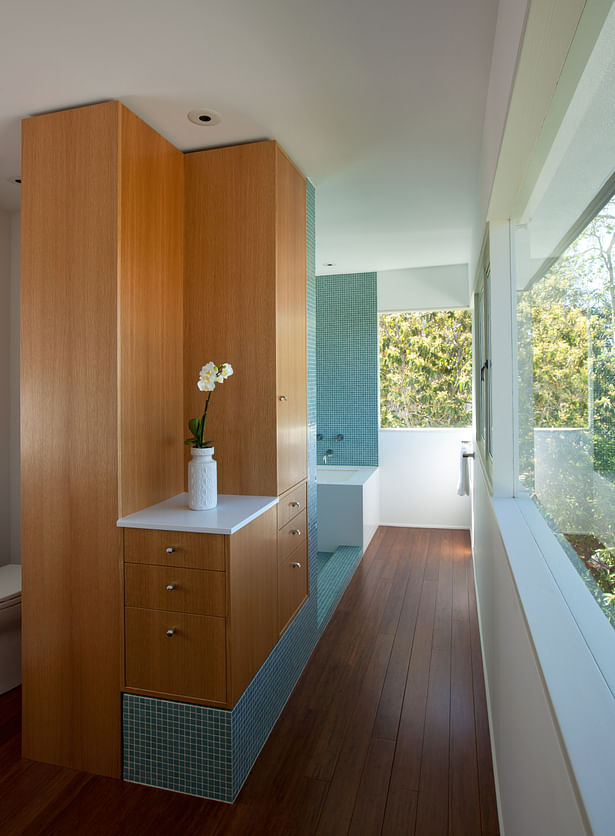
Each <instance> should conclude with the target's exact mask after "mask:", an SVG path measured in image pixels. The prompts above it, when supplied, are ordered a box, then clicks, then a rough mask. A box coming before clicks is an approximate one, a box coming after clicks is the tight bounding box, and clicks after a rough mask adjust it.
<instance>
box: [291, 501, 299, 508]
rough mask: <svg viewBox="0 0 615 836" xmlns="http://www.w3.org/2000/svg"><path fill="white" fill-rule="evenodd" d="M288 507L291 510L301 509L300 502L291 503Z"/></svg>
mask: <svg viewBox="0 0 615 836" xmlns="http://www.w3.org/2000/svg"><path fill="white" fill-rule="evenodd" d="M290 507H291V508H301V503H300V502H291V503H290Z"/></svg>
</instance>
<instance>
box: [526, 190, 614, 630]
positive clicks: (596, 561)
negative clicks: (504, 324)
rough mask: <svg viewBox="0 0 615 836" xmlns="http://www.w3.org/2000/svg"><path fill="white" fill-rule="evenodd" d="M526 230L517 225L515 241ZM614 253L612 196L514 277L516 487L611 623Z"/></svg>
mask: <svg viewBox="0 0 615 836" xmlns="http://www.w3.org/2000/svg"><path fill="white" fill-rule="evenodd" d="M602 203H604V200H602V201H600V205H602ZM526 235H527V231H526V230H524V229H523V228H521V229H519V230H517V239H518V241H519V240H521V242H522V239H523V237H524V236H526ZM517 249H518V250H522V249H523V245H522V243H521V244H519V243H518V247H517ZM614 250H615V199H614V198H611V199H610V200H609V201H608V202H607V203H606V205H604V206H602V208H600V210H599V211H596V208H594V209H593V210H588V212H587V213H585V215H584V217H583V219H582V221H581V222H579V223H578V224H576V225H575V228H574V230H573V231H572V232H571V233H570V234H569V235H568V236H566V238H565V239H564V241H563V242H562V243H561V244H560V246H559V247H558V248H557V250H556V256H555V257H551V258H549V259H543V260H542V261H541V260H539V259H537V260H535V261H534V262H533V266H534V267H535V268H536V269H535V270H534V272H533V273H532V272H531V270H526V272H525V279H524V278H523V276H522V274H521V272H520V274H519V275H518V277H517V289H518V293H517V331H518V377H519V380H518V386H519V388H518V392H519V394H518V425H519V439H518V483H519V493H520V494H524V495H526V496H529V497H530V498H531V499H532V500H533V501H534V502H535V503H536V505H537V506H538V508H539V509H540V511H541V513H542V514H543V516H544V517H545V518H546V519H547V521H548V522H549V524H550V526H551V527H552V529H553V531H554V532H555V533H556V536H557V537H558V539H559V541H560V543H561V544H562V546H563V547H564V550H565V552H566V554H567V555H568V557H569V559H570V560H571V562H572V563H573V565H574V567H575V568H576V570H577V571H578V573H579V575H580V576H581V577H582V578H583V580H584V582H585V584H586V585H587V587H588V588H589V590H590V592H591V593H592V595H593V596H594V598H595V600H596V602H597V603H598V605H599V606H600V607H601V609H602V611H603V612H604V613H605V615H606V616H607V618H608V619H609V621H610V622H611V624H613V625H615V271H614V266H615V265H614V260H615V252H614ZM525 263H526V266H527V265H530V264H532V261H531V260H530V259H527V260H526V262H525ZM528 277H529V278H528Z"/></svg>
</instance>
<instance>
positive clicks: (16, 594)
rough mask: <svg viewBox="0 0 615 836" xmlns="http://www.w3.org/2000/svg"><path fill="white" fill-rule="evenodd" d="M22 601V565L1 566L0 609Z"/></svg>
mask: <svg viewBox="0 0 615 836" xmlns="http://www.w3.org/2000/svg"><path fill="white" fill-rule="evenodd" d="M19 603H21V566H20V565H19V564H18V563H9V564H7V565H6V566H0V610H3V609H6V608H7V607H13V606H15V605H16V604H19Z"/></svg>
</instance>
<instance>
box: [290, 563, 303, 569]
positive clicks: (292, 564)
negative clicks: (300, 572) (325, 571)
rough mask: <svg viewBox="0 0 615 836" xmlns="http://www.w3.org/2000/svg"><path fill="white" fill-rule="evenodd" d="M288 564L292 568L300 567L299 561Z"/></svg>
mask: <svg viewBox="0 0 615 836" xmlns="http://www.w3.org/2000/svg"><path fill="white" fill-rule="evenodd" d="M290 565H291V566H292V567H293V569H301V564H300V563H291V564H290Z"/></svg>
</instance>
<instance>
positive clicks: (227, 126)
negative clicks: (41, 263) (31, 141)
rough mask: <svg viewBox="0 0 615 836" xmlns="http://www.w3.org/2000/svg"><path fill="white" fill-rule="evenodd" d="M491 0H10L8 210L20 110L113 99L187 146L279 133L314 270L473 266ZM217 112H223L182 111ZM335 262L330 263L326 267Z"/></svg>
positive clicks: (2, 174)
mask: <svg viewBox="0 0 615 836" xmlns="http://www.w3.org/2000/svg"><path fill="white" fill-rule="evenodd" d="M496 11H497V0H463V2H459V0H223V2H222V1H221V0H218V2H215V3H214V2H211V0H173V2H171V0H53V2H50V0H2V2H1V4H0V208H4V209H16V208H17V207H18V205H19V187H18V186H15V185H14V184H12V183H10V182H8V178H10V177H13V176H15V175H18V174H19V173H20V159H19V158H20V152H19V135H20V120H21V119H22V118H23V117H25V116H29V115H33V114H37V113H42V112H45V111H50V110H58V109H60V108H67V107H72V106H77V105H82V104H86V103H90V102H96V101H101V100H106V99H120V100H121V101H122V102H123V103H124V104H126V105H127V106H128V107H129V108H131V109H132V110H133V111H135V112H136V113H137V114H138V115H139V116H141V117H142V118H143V119H144V120H145V121H146V122H148V123H149V124H150V125H152V126H153V127H154V128H156V129H157V130H158V131H160V133H162V134H163V135H165V136H166V137H167V138H168V139H169V140H170V141H171V142H173V143H174V144H175V145H177V146H178V147H179V148H181V149H182V150H193V149H197V148H205V147H210V146H216V145H226V144H231V143H238V142H246V141H250V140H255V139H264V138H271V139H276V140H278V142H279V143H280V144H281V145H282V146H283V147H284V148H285V150H286V151H287V152H288V153H289V155H290V156H291V157H292V158H293V159H294V160H295V162H296V163H297V165H298V166H299V167H300V168H301V169H302V171H303V172H304V174H305V175H306V176H307V177H309V178H310V180H311V181H312V182H313V183H314V185H315V186H316V195H317V203H316V210H317V216H316V224H317V253H316V265H317V267H316V269H317V273H327V272H355V271H367V270H386V269H396V268H403V267H423V266H430V265H440V264H459V263H465V262H467V261H468V260H469V258H470V248H471V243H472V228H471V227H472V223H473V222H474V219H475V217H476V214H477V203H478V198H479V155H480V142H481V136H482V127H483V115H484V108H485V100H486V91H487V83H488V75H489V68H490V62H491V51H492V43H493V35H494V28H495V17H496ZM201 107H202V108H212V109H214V110H216V111H218V112H219V113H220V115H221V116H222V121H221V123H220V124H219V125H216V126H214V127H201V126H196V125H193V124H192V123H190V122H189V121H188V119H187V117H186V114H187V112H188V110H190V109H192V108H201ZM326 262H333V263H334V264H335V266H334V267H333V268H329V267H325V266H323V265H324V263H326Z"/></svg>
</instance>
